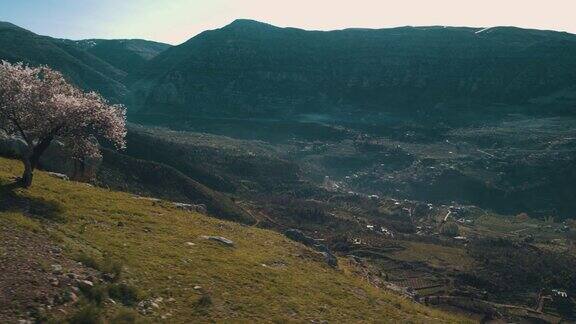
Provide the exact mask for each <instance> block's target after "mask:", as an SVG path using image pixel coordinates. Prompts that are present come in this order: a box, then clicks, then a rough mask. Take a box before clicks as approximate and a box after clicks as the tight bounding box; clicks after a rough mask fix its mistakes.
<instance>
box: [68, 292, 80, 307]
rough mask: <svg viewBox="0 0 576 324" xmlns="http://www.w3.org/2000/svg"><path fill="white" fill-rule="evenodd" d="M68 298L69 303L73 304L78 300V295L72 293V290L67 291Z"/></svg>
mask: <svg viewBox="0 0 576 324" xmlns="http://www.w3.org/2000/svg"><path fill="white" fill-rule="evenodd" d="M68 300H69V301H70V302H71V303H73V304H75V303H76V302H78V295H76V294H75V293H73V292H69V293H68Z"/></svg>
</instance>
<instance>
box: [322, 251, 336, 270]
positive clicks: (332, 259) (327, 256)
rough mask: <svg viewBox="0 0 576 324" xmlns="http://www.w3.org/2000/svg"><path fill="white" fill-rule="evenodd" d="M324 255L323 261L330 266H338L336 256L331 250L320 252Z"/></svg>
mask: <svg viewBox="0 0 576 324" xmlns="http://www.w3.org/2000/svg"><path fill="white" fill-rule="evenodd" d="M321 253H322V255H324V261H326V263H327V264H328V265H329V266H331V267H332V268H338V258H336V256H335V255H334V254H332V253H331V252H329V251H328V252H321Z"/></svg>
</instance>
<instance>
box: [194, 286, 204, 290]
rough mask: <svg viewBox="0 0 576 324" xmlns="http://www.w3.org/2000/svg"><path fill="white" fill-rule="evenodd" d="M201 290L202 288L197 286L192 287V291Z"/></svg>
mask: <svg viewBox="0 0 576 324" xmlns="http://www.w3.org/2000/svg"><path fill="white" fill-rule="evenodd" d="M201 289H202V286H198V285H196V286H194V290H201Z"/></svg>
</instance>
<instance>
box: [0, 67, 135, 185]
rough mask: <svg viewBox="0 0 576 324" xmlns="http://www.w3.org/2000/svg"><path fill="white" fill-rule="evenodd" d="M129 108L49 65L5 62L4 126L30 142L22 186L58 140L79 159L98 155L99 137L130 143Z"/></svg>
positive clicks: (1, 70)
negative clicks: (83, 88)
mask: <svg viewBox="0 0 576 324" xmlns="http://www.w3.org/2000/svg"><path fill="white" fill-rule="evenodd" d="M125 115H126V113H125V109H124V107H123V106H121V105H111V104H109V103H108V102H107V101H106V99H104V98H102V97H101V96H100V95H99V94H97V93H95V92H83V91H81V90H79V89H78V88H76V87H75V86H73V85H71V84H70V83H68V82H67V81H66V80H65V79H64V77H63V76H62V74H61V73H60V72H57V71H54V70H52V69H50V68H48V67H46V66H40V67H28V66H25V65H23V64H21V63H19V64H11V63H8V62H5V61H2V62H1V64H0V129H2V130H4V132H6V133H7V134H8V135H10V136H14V137H17V138H19V139H20V140H21V141H22V142H23V143H24V145H23V146H24V149H23V152H21V154H20V155H21V158H22V161H23V163H24V174H23V175H22V178H21V179H20V184H21V185H22V186H23V187H25V188H28V187H30V186H31V185H32V177H33V172H34V169H35V168H37V167H38V163H39V161H40V157H41V156H42V154H43V153H44V152H45V151H46V149H47V148H48V147H49V146H50V143H52V141H54V140H59V141H62V142H64V143H65V144H66V148H68V149H69V150H70V152H71V153H72V154H73V157H75V158H78V159H81V158H84V157H98V156H99V155H100V150H99V143H98V140H99V139H104V140H106V141H109V142H110V143H111V144H113V145H114V146H115V147H116V148H118V149H122V148H124V147H125V145H126V143H125V136H126V122H125V119H126V118H125Z"/></svg>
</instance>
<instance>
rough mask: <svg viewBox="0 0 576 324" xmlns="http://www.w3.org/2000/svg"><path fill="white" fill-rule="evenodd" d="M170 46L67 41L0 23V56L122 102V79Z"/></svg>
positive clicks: (132, 42)
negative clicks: (43, 67) (44, 67)
mask: <svg viewBox="0 0 576 324" xmlns="http://www.w3.org/2000/svg"><path fill="white" fill-rule="evenodd" d="M168 46H169V45H166V44H161V43H156V42H148V41H143V40H109V41H108V40H90V41H70V40H62V39H55V38H51V37H46V36H40V35H37V34H34V33H32V32H30V31H28V30H25V29H23V28H20V27H18V26H16V25H13V24H11V23H6V22H0V59H2V60H7V61H10V62H24V63H27V64H32V65H38V64H46V65H48V66H50V67H52V68H54V69H57V70H59V71H61V72H62V73H64V74H65V75H66V76H67V77H68V78H69V79H70V80H71V81H72V82H74V83H75V84H76V85H78V86H79V87H82V88H84V89H86V90H96V91H98V92H100V93H102V94H103V95H104V96H106V97H107V98H109V99H111V100H113V101H123V99H124V97H125V96H126V94H127V91H128V89H127V88H126V87H125V85H124V78H125V77H126V76H127V75H128V73H132V72H134V69H136V68H139V67H140V66H141V65H142V64H143V62H145V61H146V60H148V59H150V58H152V57H154V56H155V55H157V54H158V53H159V52H161V51H162V50H163V49H165V48H167V47H168Z"/></svg>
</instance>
